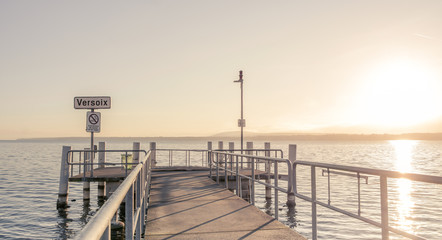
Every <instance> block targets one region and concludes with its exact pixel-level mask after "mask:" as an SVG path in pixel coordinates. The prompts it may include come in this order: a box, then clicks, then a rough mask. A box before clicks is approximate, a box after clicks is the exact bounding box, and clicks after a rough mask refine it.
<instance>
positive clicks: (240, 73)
mask: <svg viewBox="0 0 442 240" xmlns="http://www.w3.org/2000/svg"><path fill="white" fill-rule="evenodd" d="M242 76H243V75H242V70H241V71H239V80H236V81H233V82H239V83H240V87H241V120H240V127H241V154H243V148H244V144H243V143H244V111H243V110H244V94H243V83H244V80H243V78H242Z"/></svg>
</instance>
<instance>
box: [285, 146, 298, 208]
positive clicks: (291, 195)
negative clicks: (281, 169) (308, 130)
mask: <svg viewBox="0 0 442 240" xmlns="http://www.w3.org/2000/svg"><path fill="white" fill-rule="evenodd" d="M289 161H290V167H291V168H292V169H293V170H292V171H293V172H292V174H288V178H289V179H288V193H287V206H288V207H289V208H293V207H294V206H295V205H296V202H295V192H296V190H295V186H296V171H295V169H294V162H295V161H296V144H290V145H289ZM289 173H290V171H289Z"/></svg>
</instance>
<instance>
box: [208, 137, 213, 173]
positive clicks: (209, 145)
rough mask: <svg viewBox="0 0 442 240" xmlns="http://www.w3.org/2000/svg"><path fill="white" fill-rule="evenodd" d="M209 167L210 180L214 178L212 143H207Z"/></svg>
mask: <svg viewBox="0 0 442 240" xmlns="http://www.w3.org/2000/svg"><path fill="white" fill-rule="evenodd" d="M207 150H208V152H207V166H208V167H209V170H210V171H209V176H210V178H212V159H213V154H212V153H211V152H210V151H212V142H210V141H209V142H207Z"/></svg>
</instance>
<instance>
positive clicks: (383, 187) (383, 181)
mask: <svg viewBox="0 0 442 240" xmlns="http://www.w3.org/2000/svg"><path fill="white" fill-rule="evenodd" d="M297 165H304V166H310V168H311V171H310V178H311V197H309V196H305V195H303V194H300V193H298V192H297V189H296V188H297V187H296V185H297V183H296V182H297V180H296V167H297ZM316 168H326V169H327V170H326V171H324V172H328V173H331V171H330V169H334V170H340V171H345V172H352V173H355V174H356V177H357V178H358V213H357V214H356V213H352V212H349V211H347V210H344V209H341V208H339V207H336V206H333V205H332V204H331V201H330V188H331V187H330V178H329V179H328V203H324V202H321V201H319V200H318V199H316ZM292 173H293V177H292V179H293V182H294V183H293V184H294V194H295V196H296V197H298V198H300V199H303V200H305V201H308V202H311V203H312V214H311V215H312V239H313V240H315V239H317V219H316V216H317V214H316V205H320V206H323V207H325V208H328V209H331V210H333V211H336V212H339V213H342V214H345V215H347V216H350V217H353V218H356V219H358V220H361V221H364V222H366V223H369V224H371V225H373V226H376V227H379V228H381V229H382V239H389V232H394V233H396V234H399V235H401V236H404V237H407V238H409V239H424V238H422V237H419V236H416V235H414V234H411V233H407V232H405V231H402V230H399V229H396V228H393V227H391V226H390V225H389V221H388V218H389V217H388V182H387V179H388V178H404V179H407V180H411V181H417V182H424V183H431V184H442V177H439V176H431V175H425V174H418V173H403V172H398V171H391V170H382V169H374V168H363V167H353V166H345V165H337V164H329V163H320V162H309V161H295V162H294V163H293V171H292ZM361 173H363V174H366V175H372V176H378V177H379V178H380V189H379V191H380V197H381V201H380V202H381V209H380V211H381V222H380V223H379V222H377V221H374V220H372V219H369V218H367V217H364V216H362V215H361V204H360V203H361V196H360V194H361V193H360V180H359V179H360V178H362V176H361V175H360V174H361ZM348 175H350V174H348ZM351 176H352V177H354V176H353V174H351Z"/></svg>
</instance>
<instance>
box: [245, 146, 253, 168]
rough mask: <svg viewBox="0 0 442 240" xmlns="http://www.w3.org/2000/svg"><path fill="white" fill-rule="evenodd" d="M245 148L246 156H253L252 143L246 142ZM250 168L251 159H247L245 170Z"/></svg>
mask: <svg viewBox="0 0 442 240" xmlns="http://www.w3.org/2000/svg"><path fill="white" fill-rule="evenodd" d="M246 148H247V151H246V154H248V155H253V142H247V145H246ZM251 167H252V159H250V158H247V169H251Z"/></svg>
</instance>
